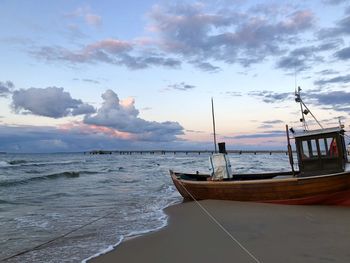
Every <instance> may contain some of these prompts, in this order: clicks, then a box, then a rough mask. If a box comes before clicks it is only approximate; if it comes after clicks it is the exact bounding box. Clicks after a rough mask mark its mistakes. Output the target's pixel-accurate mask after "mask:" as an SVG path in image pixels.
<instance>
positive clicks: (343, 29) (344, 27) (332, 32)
mask: <svg viewBox="0 0 350 263" xmlns="http://www.w3.org/2000/svg"><path fill="white" fill-rule="evenodd" d="M345 13H346V14H347V15H346V16H345V17H344V18H342V19H341V20H338V21H337V22H336V26H335V27H329V28H323V29H321V30H320V31H319V32H318V37H319V39H320V40H324V39H325V38H335V37H338V36H347V35H350V13H349V12H348V10H347V11H346V12H345Z"/></svg>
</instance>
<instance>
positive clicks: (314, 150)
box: [310, 140, 318, 157]
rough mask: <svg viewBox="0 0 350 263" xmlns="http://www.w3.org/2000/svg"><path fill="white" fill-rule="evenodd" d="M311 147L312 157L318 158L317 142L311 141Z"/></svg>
mask: <svg viewBox="0 0 350 263" xmlns="http://www.w3.org/2000/svg"><path fill="white" fill-rule="evenodd" d="M310 145H311V147H310V148H311V157H318V151H317V143H316V140H310Z"/></svg>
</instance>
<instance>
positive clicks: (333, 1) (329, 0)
mask: <svg viewBox="0 0 350 263" xmlns="http://www.w3.org/2000/svg"><path fill="white" fill-rule="evenodd" d="M322 2H323V3H325V4H328V5H339V4H343V3H347V2H348V0H323V1H322Z"/></svg>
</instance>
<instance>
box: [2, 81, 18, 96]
mask: <svg viewBox="0 0 350 263" xmlns="http://www.w3.org/2000/svg"><path fill="white" fill-rule="evenodd" d="M14 87H15V85H14V84H13V82H11V81H6V82H2V81H0V97H7V96H8V95H9V94H11V93H12V90H13V89H14Z"/></svg>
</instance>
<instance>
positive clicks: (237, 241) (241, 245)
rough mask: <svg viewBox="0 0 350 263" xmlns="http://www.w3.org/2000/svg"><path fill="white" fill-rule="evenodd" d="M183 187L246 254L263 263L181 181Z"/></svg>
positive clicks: (258, 262)
mask: <svg viewBox="0 0 350 263" xmlns="http://www.w3.org/2000/svg"><path fill="white" fill-rule="evenodd" d="M179 182H180V184H181V186H182V187H183V188H184V189H185V191H186V192H187V193H188V194H189V195H190V196H191V198H192V199H193V200H194V201H195V203H196V204H197V205H198V206H199V207H200V208H201V209H202V210H203V211H204V212H205V213H206V214H207V215H208V216H209V217H210V219H211V220H213V221H214V223H215V224H217V225H218V227H219V228H221V230H222V231H224V232H225V233H226V234H227V235H228V236H229V237H230V238H231V239H232V240H233V241H234V242H235V243H236V244H237V245H238V246H239V247H240V248H241V249H242V250H243V251H244V252H246V253H247V254H248V255H249V256H250V257H251V258H252V259H253V260H254V261H255V262H257V263H262V262H261V261H260V260H259V259H257V258H256V257H255V256H254V255H253V253H251V252H250V251H249V250H248V249H247V248H246V247H245V246H244V245H243V244H242V243H241V242H239V240H238V239H237V238H235V237H234V236H233V235H232V234H231V233H230V232H229V231H228V230H227V229H226V228H225V227H224V226H223V225H222V224H220V222H219V221H218V220H217V219H216V218H215V217H214V216H213V215H212V214H211V213H210V212H209V211H208V210H207V209H205V207H203V206H202V205H201V204H200V203H199V202H198V201H197V200H196V198H194V196H193V195H192V194H191V193H190V192H189V191H188V190H187V188H186V187H185V186H184V185H183V183H182V182H181V179H180V180H179Z"/></svg>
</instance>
